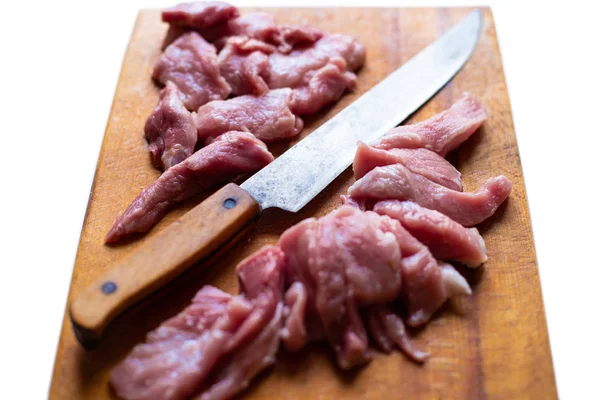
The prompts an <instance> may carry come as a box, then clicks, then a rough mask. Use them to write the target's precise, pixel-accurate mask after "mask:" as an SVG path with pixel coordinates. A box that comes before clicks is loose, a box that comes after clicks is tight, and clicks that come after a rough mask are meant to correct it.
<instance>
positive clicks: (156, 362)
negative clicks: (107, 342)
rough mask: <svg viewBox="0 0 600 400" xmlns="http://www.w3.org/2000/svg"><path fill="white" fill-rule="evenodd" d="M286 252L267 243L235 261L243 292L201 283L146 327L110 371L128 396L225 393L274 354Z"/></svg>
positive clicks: (171, 397) (244, 382)
mask: <svg viewBox="0 0 600 400" xmlns="http://www.w3.org/2000/svg"><path fill="white" fill-rule="evenodd" d="M283 261H284V255H283V253H282V252H281V250H279V249H278V248H276V247H273V246H265V247H264V248H263V249H261V250H260V251H259V252H257V253H255V254H254V255H253V256H251V257H249V258H247V259H246V260H244V261H242V262H241V263H240V265H239V266H238V269H237V270H238V276H239V279H240V288H241V294H240V295H237V296H231V295H229V294H227V293H223V292H221V291H220V290H218V289H216V288H214V287H211V286H205V287H204V288H202V289H201V290H200V291H199V292H198V293H197V294H196V296H195V297H194V299H193V300H192V304H191V305H190V306H188V307H187V308H186V309H185V310H183V311H182V312H181V313H180V314H178V315H177V316H175V317H173V318H171V319H170V320H168V321H166V322H164V323H163V324H161V325H160V326H159V327H158V328H157V329H156V330H154V331H153V332H150V333H149V334H148V336H147V338H146V343H143V344H139V345H137V346H135V347H134V349H133V350H132V351H131V353H130V354H129V355H128V356H127V358H126V359H125V360H124V361H123V362H122V363H121V364H119V365H118V366H117V367H116V368H115V369H114V370H113V371H112V373H111V384H112V386H113V388H114V389H115V391H116V392H117V394H118V395H119V396H120V397H122V398H124V399H127V400H133V399H139V400H145V399H152V400H160V399H169V400H177V399H184V398H188V397H189V396H191V395H193V394H194V393H197V392H198V391H199V390H202V392H203V394H202V395H200V397H199V398H200V399H204V400H208V399H226V398H230V397H231V396H232V395H234V394H235V393H237V392H239V391H241V390H243V389H244V388H245V387H246V386H247V384H248V381H249V380H250V379H251V378H252V377H253V376H254V375H256V374H257V373H258V372H260V371H261V370H262V369H264V368H265V367H267V366H268V365H270V364H271V363H273V362H274V360H275V353H276V352H277V349H278V348H279V330H280V328H281V314H282V311H281V310H282V307H283V306H282V304H281V293H282V291H283V272H284V271H283V268H284V264H283Z"/></svg>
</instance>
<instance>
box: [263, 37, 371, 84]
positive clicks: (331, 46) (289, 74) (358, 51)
mask: <svg viewBox="0 0 600 400" xmlns="http://www.w3.org/2000/svg"><path fill="white" fill-rule="evenodd" d="M365 54H366V53H365V46H364V44H363V43H362V42H361V41H360V40H358V39H356V38H354V37H352V36H347V35H340V34H329V35H325V36H323V37H322V38H321V39H319V40H318V41H317V42H316V43H315V44H314V45H312V46H310V47H305V48H298V49H295V50H293V51H292V52H291V53H290V54H282V53H279V52H277V53H273V54H272V55H271V56H270V57H269V73H268V75H267V76H265V81H266V82H267V85H268V86H269V87H270V88H282V87H291V88H295V87H299V86H303V85H305V84H306V83H307V82H308V81H307V77H306V76H307V73H308V72H310V71H315V70H318V69H320V68H322V67H324V66H325V65H327V64H328V63H329V62H330V60H331V59H335V58H340V57H341V58H343V59H344V61H346V66H347V68H348V70H350V71H354V70H356V69H358V68H360V67H361V66H362V65H363V64H364V61H365Z"/></svg>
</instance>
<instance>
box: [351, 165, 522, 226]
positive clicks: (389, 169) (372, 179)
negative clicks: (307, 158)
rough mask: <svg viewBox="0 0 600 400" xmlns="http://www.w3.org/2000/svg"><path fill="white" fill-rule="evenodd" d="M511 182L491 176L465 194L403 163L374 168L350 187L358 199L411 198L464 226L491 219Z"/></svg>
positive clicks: (502, 177) (352, 193) (352, 194)
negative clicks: (476, 188)
mask: <svg viewBox="0 0 600 400" xmlns="http://www.w3.org/2000/svg"><path fill="white" fill-rule="evenodd" d="M511 189H512V183H511V182H510V181H509V180H508V178H506V177H505V176H504V175H500V176H497V177H495V178H491V179H488V180H487V181H486V182H485V183H484V184H483V186H481V188H480V189H479V190H478V191H477V192H475V193H464V192H458V191H455V190H451V189H448V188H446V187H444V186H441V185H438V184H436V183H434V182H432V181H431V180H429V179H427V178H425V177H424V176H422V175H419V174H415V173H414V172H412V171H410V170H409V169H408V168H406V167H405V166H404V165H402V164H393V165H386V166H384V167H377V168H374V169H372V170H371V171H370V172H369V173H367V174H366V175H365V176H363V177H362V178H360V179H359V180H358V181H356V182H355V183H354V184H353V185H352V186H350V188H349V189H348V195H349V196H350V197H352V198H354V199H355V200H356V201H365V200H370V201H375V200H411V201H414V202H415V203H418V204H419V205H421V206H423V207H426V208H429V209H432V210H436V211H439V212H441V213H442V214H446V215H447V216H448V217H450V218H451V219H453V220H454V221H456V222H458V223H459V224H461V225H464V226H474V225H477V224H479V223H481V222H482V221H484V220H485V219H487V218H489V217H490V216H492V215H493V214H494V212H496V210H497V209H498V207H500V205H501V204H502V203H503V202H504V200H506V199H507V198H508V195H509V194H510V191H511Z"/></svg>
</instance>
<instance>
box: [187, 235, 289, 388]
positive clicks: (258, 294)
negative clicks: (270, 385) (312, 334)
mask: <svg viewBox="0 0 600 400" xmlns="http://www.w3.org/2000/svg"><path fill="white" fill-rule="evenodd" d="M284 260H285V256H284V254H283V252H282V251H281V250H280V249H279V248H278V247H275V246H264V247H263V248H262V249H260V250H259V251H258V252H256V253H254V254H253V255H251V256H250V257H248V258H246V259H245V260H243V261H242V262H241V263H240V264H239V265H238V266H237V268H236V271H237V275H238V279H239V283H240V293H241V294H240V296H244V297H245V298H247V299H249V300H251V302H252V308H253V310H252V312H251V313H250V315H248V317H247V318H246V319H245V320H244V322H243V323H242V325H241V326H240V327H239V328H238V329H237V332H236V333H235V334H234V335H233V336H232V337H231V338H230V339H229V342H228V343H227V345H226V346H225V348H224V351H225V352H227V353H228V354H229V355H228V356H227V357H226V358H224V359H223V360H222V361H221V362H220V363H219V364H218V365H217V366H216V368H215V372H214V373H213V375H211V376H210V377H209V380H208V381H207V388H203V389H202V392H203V393H202V394H201V395H200V396H198V397H197V398H198V399H201V400H209V399H214V400H216V399H229V398H231V396H233V395H234V394H236V393H238V392H240V391H242V390H243V389H245V388H246V387H247V386H248V383H249V382H250V380H251V379H252V378H253V377H254V376H255V375H256V374H258V373H259V372H261V371H262V370H263V369H265V368H267V367H268V366H269V365H271V364H273V363H274V362H275V354H276V353H277V350H278V349H279V332H280V330H281V326H282V309H283V304H282V295H283V283H284V268H285V264H284ZM238 297H239V296H238Z"/></svg>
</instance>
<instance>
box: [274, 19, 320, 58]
mask: <svg viewBox="0 0 600 400" xmlns="http://www.w3.org/2000/svg"><path fill="white" fill-rule="evenodd" d="M322 37H323V32H322V31H321V30H319V29H317V28H312V27H310V26H306V25H280V26H279V37H278V38H277V43H275V44H277V45H278V46H277V50H278V51H279V52H280V53H289V52H290V51H292V49H293V48H294V47H297V46H310V45H311V44H313V43H315V42H316V41H317V40H319V39H321V38H322Z"/></svg>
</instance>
